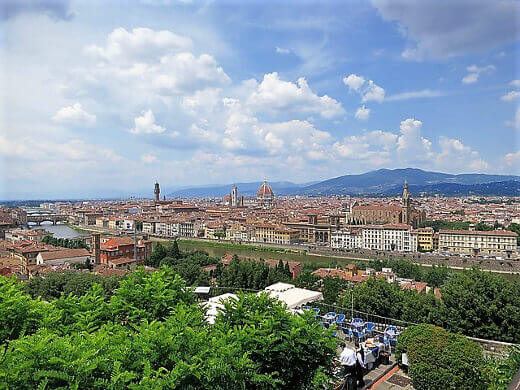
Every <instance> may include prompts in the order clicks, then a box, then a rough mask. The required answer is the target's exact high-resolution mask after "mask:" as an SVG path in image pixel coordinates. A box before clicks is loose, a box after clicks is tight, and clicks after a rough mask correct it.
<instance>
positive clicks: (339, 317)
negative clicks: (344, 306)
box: [336, 313, 345, 325]
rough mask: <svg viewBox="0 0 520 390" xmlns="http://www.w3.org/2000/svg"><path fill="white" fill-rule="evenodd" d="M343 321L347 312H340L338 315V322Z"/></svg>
mask: <svg viewBox="0 0 520 390" xmlns="http://www.w3.org/2000/svg"><path fill="white" fill-rule="evenodd" d="M343 321H345V314H343V313H340V314H338V316H337V317H336V324H338V325H341V324H343Z"/></svg>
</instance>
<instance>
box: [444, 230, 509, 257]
mask: <svg viewBox="0 0 520 390" xmlns="http://www.w3.org/2000/svg"><path fill="white" fill-rule="evenodd" d="M517 237H518V234H516V233H515V232H510V231H507V230H492V231H476V230H440V231H439V250H440V251H443V252H448V253H453V254H461V255H470V256H478V255H482V256H486V255H487V256H503V257H504V258H511V257H515V255H516V254H517V245H516V239H517Z"/></svg>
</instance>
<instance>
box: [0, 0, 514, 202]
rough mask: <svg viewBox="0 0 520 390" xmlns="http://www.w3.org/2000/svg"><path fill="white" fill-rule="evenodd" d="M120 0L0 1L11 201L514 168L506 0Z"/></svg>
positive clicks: (4, 188) (4, 152)
mask: <svg viewBox="0 0 520 390" xmlns="http://www.w3.org/2000/svg"><path fill="white" fill-rule="evenodd" d="M121 4H122V3H113V4H108V5H107V4H103V3H101V2H88V3H87V2H83V1H70V2H69V1H53V2H47V3H46V2H43V3H42V2H32V1H26V2H23V3H18V2H14V1H8V2H7V3H6V4H5V5H4V6H3V7H4V8H3V9H2V11H1V12H2V14H1V18H0V25H1V29H2V31H3V39H2V40H0V53H1V58H2V59H1V60H0V61H1V62H0V66H1V67H2V69H3V71H2V72H0V83H1V84H2V85H3V86H4V88H2V98H3V102H2V111H1V114H0V126H1V127H2V129H3V131H2V134H0V161H2V166H3V169H2V175H0V198H1V199H12V198H27V194H34V197H32V198H33V199H34V198H38V197H42V196H46V197H56V196H57V195H58V194H61V195H63V196H62V198H66V197H68V196H73V195H74V194H80V193H85V192H88V195H89V196H92V194H99V196H104V195H105V194H107V193H113V191H115V190H117V189H121V188H124V190H125V191H129V192H130V191H140V190H144V189H146V188H148V187H149V185H148V184H143V183H149V182H152V181H154V180H155V179H157V180H158V181H159V182H160V183H161V186H165V187H182V186H195V185H204V184H212V183H232V182H253V181H259V180H262V179H263V178H265V177H267V178H268V179H269V180H270V181H282V180H290V181H293V182H297V183H304V182H311V181H316V180H324V179H328V178H332V177H336V176H340V175H344V174H357V173H363V172H367V171H370V170H373V169H379V168H404V167H414V168H415V167H417V168H421V169H425V170H429V171H440V172H447V173H471V172H478V173H497V174H518V173H520V168H519V167H520V149H519V143H518V139H519V138H518V136H519V131H520V130H519V127H520V123H519V119H520V111H519V109H518V97H519V96H520V92H519V87H520V80H519V77H518V74H517V66H516V55H517V54H516V53H517V48H518V40H517V36H518V34H517V33H516V32H517V24H516V19H515V13H516V10H517V7H516V6H515V2H513V1H497V2H484V1H477V2H470V1H460V2H457V3H456V4H455V3H451V5H448V6H445V7H439V6H438V5H436V4H437V3H434V2H432V1H427V2H416V1H408V0H406V1H405V0H402V1H399V2H387V1H382V0H374V1H372V2H370V3H368V2H367V3H361V2H348V3H346V4H342V3H340V2H329V3H326V4H325V5H323V4H316V3H312V2H307V3H304V4H300V3H298V4H296V3H292V2H289V3H286V4H285V5H282V6H279V5H275V4H274V3H271V6H265V3H260V2H249V3H247V4H241V3H238V2H232V1H230V2H226V3H219V4H215V3H212V2H197V1H194V2H171V3H170V2H167V1H157V2H156V1H153V0H149V1H142V2H128V3H124V5H125V6H124V7H121ZM439 31H443V34H439Z"/></svg>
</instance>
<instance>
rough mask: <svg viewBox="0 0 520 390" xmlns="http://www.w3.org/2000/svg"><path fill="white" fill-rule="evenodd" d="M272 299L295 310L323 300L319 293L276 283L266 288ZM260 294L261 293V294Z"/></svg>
mask: <svg viewBox="0 0 520 390" xmlns="http://www.w3.org/2000/svg"><path fill="white" fill-rule="evenodd" d="M265 291H266V292H267V293H268V294H269V295H270V296H272V297H275V298H278V299H279V300H280V301H282V302H284V303H285V304H286V305H287V307H288V308H289V309H295V308H297V307H300V306H302V305H305V304H307V303H310V302H314V301H320V300H323V294H322V293H320V292H319V291H312V290H306V289H304V288H298V287H295V286H294V285H292V284H288V283H281V282H279V283H275V284H272V285H271V286H268V287H266V288H265ZM259 294H260V293H259Z"/></svg>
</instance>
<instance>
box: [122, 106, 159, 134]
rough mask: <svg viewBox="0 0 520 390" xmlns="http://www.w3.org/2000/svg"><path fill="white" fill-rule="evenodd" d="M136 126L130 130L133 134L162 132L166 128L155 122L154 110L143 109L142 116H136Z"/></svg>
mask: <svg viewBox="0 0 520 390" xmlns="http://www.w3.org/2000/svg"><path fill="white" fill-rule="evenodd" d="M134 123H135V127H134V128H133V129H131V130H130V133H132V134H161V133H164V131H165V130H166V129H165V128H164V127H162V126H159V125H157V124H156V123H155V116H154V114H153V112H152V110H147V111H143V113H142V115H141V116H138V117H136V118H134Z"/></svg>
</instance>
